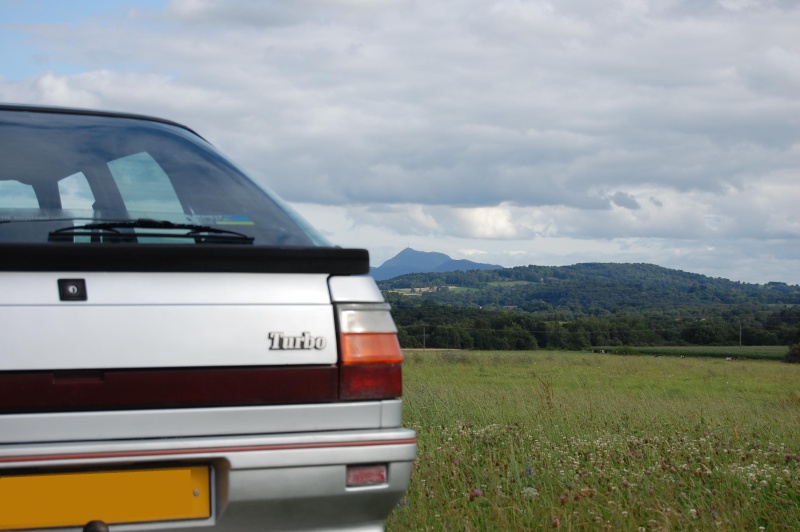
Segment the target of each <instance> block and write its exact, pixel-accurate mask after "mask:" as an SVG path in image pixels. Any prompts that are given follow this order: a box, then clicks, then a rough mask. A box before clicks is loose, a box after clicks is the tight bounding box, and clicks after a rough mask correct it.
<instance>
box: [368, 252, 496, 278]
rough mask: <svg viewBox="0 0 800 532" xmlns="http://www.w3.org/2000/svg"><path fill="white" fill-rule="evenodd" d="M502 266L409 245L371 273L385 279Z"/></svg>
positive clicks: (491, 268)
mask: <svg viewBox="0 0 800 532" xmlns="http://www.w3.org/2000/svg"><path fill="white" fill-rule="evenodd" d="M502 268H503V267H502V266H498V265H497V264H483V263H480V262H473V261H471V260H465V259H460V260H454V259H452V258H450V256H448V255H445V254H444V253H439V252H436V251H418V250H416V249H412V248H410V247H407V248H405V249H404V250H402V251H401V252H400V253H398V254H397V255H395V256H394V257H392V258H391V259H389V260H387V261H386V262H384V263H383V264H381V265H380V266H378V267H377V268H372V271H371V273H372V277H373V278H375V280H376V281H385V280H386V279H392V278H393V277H397V276H399V275H405V274H407V273H430V272H436V273H441V272H452V271H468V270H499V269H502Z"/></svg>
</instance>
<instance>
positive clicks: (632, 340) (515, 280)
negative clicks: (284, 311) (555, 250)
mask: <svg viewBox="0 0 800 532" xmlns="http://www.w3.org/2000/svg"><path fill="white" fill-rule="evenodd" d="M380 286H381V287H382V288H383V289H384V290H385V291H384V295H385V297H386V299H387V300H388V301H389V302H390V303H392V306H393V315H394V317H395V321H396V322H397V324H398V327H399V328H400V330H401V345H402V346H404V347H419V346H425V347H433V348H449V349H523V350H524V349H535V348H537V347H538V348H541V349H586V348H590V347H597V346H620V345H628V346H649V345H740V344H741V345H784V346H785V345H789V344H792V343H797V342H800V304H798V303H800V286H789V285H786V284H783V283H769V284H768V285H754V284H745V283H736V282H731V281H728V280H725V279H712V278H709V277H705V276H702V275H697V274H691V273H686V272H681V271H677V270H669V269H667V268H660V267H658V266H653V265H648V264H578V265H575V266H563V267H545V266H526V267H519V268H508V269H502V270H476V271H468V272H450V273H426V274H411V275H404V276H401V277H398V278H395V279H391V280H389V281H384V282H382V283H380ZM404 286H405V287H411V288H402V290H404V292H403V293H401V292H398V291H397V290H399V289H400V288H401V287H404ZM412 289H413V290H415V292H414V293H413V295H411V296H410V295H404V294H409V292H408V290H412Z"/></svg>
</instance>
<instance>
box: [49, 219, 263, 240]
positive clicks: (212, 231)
mask: <svg viewBox="0 0 800 532" xmlns="http://www.w3.org/2000/svg"><path fill="white" fill-rule="evenodd" d="M120 229H157V230H162V229H163V230H185V231H186V233H183V234H174V233H159V232H153V233H135V234H133V233H125V232H123V231H120ZM76 236H78V237H80V236H88V237H95V238H96V237H98V236H102V237H106V238H109V237H110V238H109V239H110V240H111V241H131V240H133V241H135V240H136V239H137V238H140V237H146V238H153V237H155V238H191V239H194V240H195V241H196V242H198V243H201V244H218V243H226V244H227V243H233V242H243V243H248V244H252V243H253V241H254V240H255V238H253V237H251V236H247V235H245V234H243V233H238V232H236V231H231V230H228V229H218V228H216V227H211V226H208V225H195V224H176V223H173V222H170V221H167V220H152V219H150V218H138V219H136V220H123V221H112V222H96V223H90V224H84V225H75V226H69V227H62V228H61V229H56V230H55V231H51V232H50V233H48V240H50V241H72V239H73V238H74V237H76Z"/></svg>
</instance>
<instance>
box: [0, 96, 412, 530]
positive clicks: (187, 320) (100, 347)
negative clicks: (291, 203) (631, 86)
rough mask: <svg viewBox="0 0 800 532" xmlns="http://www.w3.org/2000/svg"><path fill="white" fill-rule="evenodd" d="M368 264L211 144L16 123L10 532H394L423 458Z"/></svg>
mask: <svg viewBox="0 0 800 532" xmlns="http://www.w3.org/2000/svg"><path fill="white" fill-rule="evenodd" d="M368 271H369V259H368V254H367V252H366V251H365V250H358V249H341V248H338V247H334V246H331V245H330V244H329V243H327V242H326V241H325V240H324V239H323V238H322V237H320V236H319V235H318V234H317V233H316V232H315V231H314V230H313V229H312V228H310V227H309V226H308V225H307V224H305V223H304V222H303V221H302V220H301V219H300V218H299V217H297V216H296V215H295V214H293V213H292V212H291V210H290V209H289V208H288V207H286V206H285V205H284V204H282V203H281V201H280V200H279V199H278V198H276V196H275V195H274V194H272V193H270V192H268V191H265V190H264V189H262V188H260V187H259V186H257V185H256V184H255V183H254V182H253V181H251V180H250V179H248V178H247V177H246V176H245V175H244V174H243V173H242V172H241V171H240V170H238V169H237V168H236V167H235V166H234V165H233V164H232V163H231V162H230V161H228V160H227V159H226V158H225V157H224V156H223V155H221V154H220V153H219V152H218V151H216V150H215V149H214V148H213V147H212V146H210V145H209V143H208V142H206V141H205V140H204V139H203V138H201V137H200V136H198V135H197V134H196V133H194V132H193V131H191V130H190V129H187V128H186V127H184V126H181V125H179V124H176V123H173V122H170V121H166V120H161V119H156V118H149V117H143V116H138V115H128V114H119V113H105V112H96V111H83V110H73V109H58V108H43V107H30V106H11V105H0V327H1V329H0V530H38V529H54V530H81V529H83V527H84V526H85V525H87V523H90V522H93V521H100V522H102V523H97V524H98V525H100V527H102V524H103V523H105V524H106V525H109V526H110V529H111V530H113V531H128V530H130V531H133V530H150V531H155V530H173V529H182V530H197V531H203V530H206V531H211V530H214V531H217V530H219V531H234V530H236V531H254V530H301V529H348V530H353V529H363V530H380V529H382V528H383V523H384V520H385V519H386V517H387V516H388V514H389V513H390V512H391V510H392V508H394V507H395V506H396V504H397V502H398V501H399V500H400V498H401V497H402V495H403V493H404V491H405V490H406V488H407V486H408V482H409V478H410V475H411V469H412V464H413V461H414V459H415V455H416V437H415V434H414V432H413V431H411V430H408V429H404V428H402V427H401V400H400V396H401V391H402V380H401V363H402V353H401V351H400V347H399V344H398V342H397V335H396V332H397V330H396V328H395V325H394V323H393V321H392V318H391V315H390V313H389V308H388V305H387V304H386V303H384V301H383V298H382V296H381V293H380V291H379V290H378V288H377V286H376V285H375V282H374V281H373V280H372V279H371V278H370V277H368V276H366V275H363V274H366V273H368Z"/></svg>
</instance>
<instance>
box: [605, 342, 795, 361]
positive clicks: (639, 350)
mask: <svg viewBox="0 0 800 532" xmlns="http://www.w3.org/2000/svg"><path fill="white" fill-rule="evenodd" d="M600 349H603V350H605V351H609V352H615V353H616V352H617V351H627V352H629V353H630V354H637V355H658V356H671V357H681V356H684V357H705V358H709V357H716V358H728V357H730V358H734V359H742V358H748V359H750V358H761V359H767V360H783V359H784V357H785V356H786V351H787V347H786V346H785V345H759V346H747V345H745V346H735V345H728V346H713V345H695V346H648V347H624V348H620V347H599V348H596V349H595V350H600Z"/></svg>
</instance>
